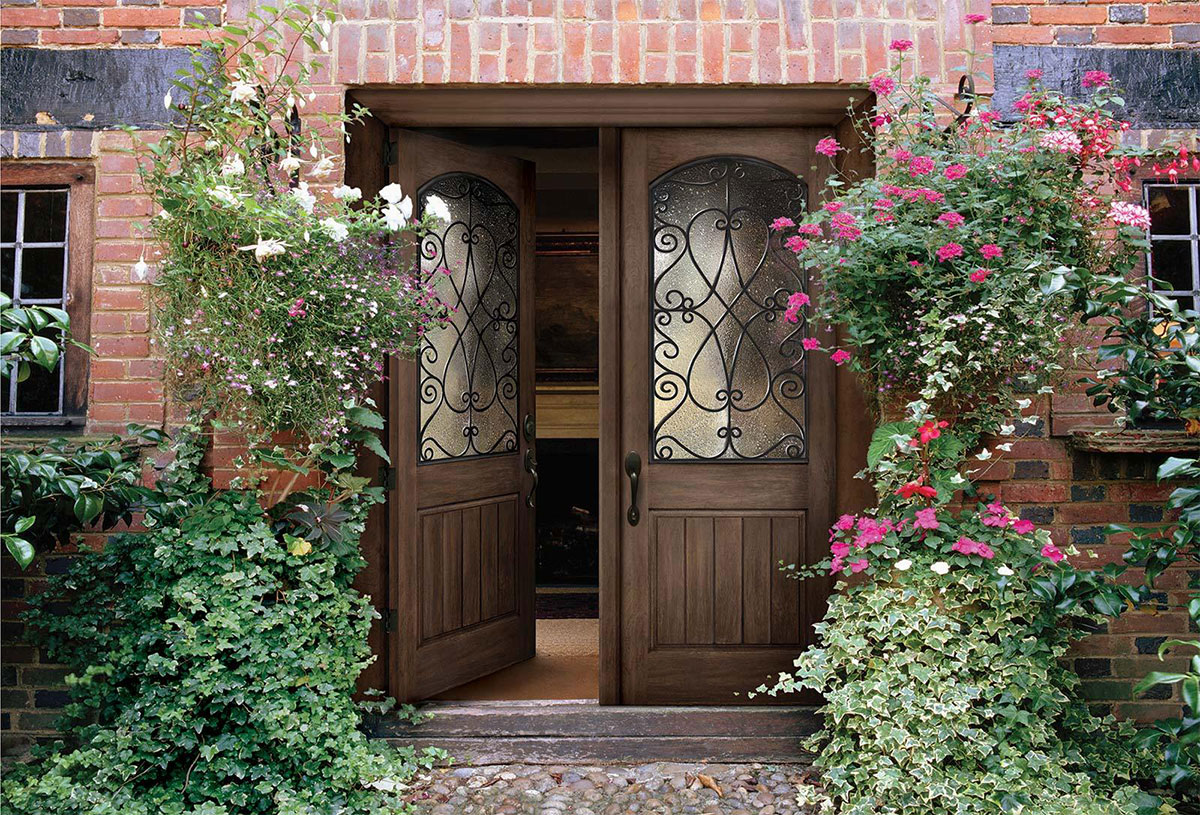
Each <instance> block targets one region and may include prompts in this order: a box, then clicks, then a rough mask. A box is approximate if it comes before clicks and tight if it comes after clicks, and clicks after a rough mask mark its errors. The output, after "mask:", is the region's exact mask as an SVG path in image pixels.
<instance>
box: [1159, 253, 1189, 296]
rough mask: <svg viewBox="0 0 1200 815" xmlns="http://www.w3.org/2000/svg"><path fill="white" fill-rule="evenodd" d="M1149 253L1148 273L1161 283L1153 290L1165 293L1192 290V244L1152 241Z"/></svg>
mask: <svg viewBox="0 0 1200 815" xmlns="http://www.w3.org/2000/svg"><path fill="white" fill-rule="evenodd" d="M1151 247H1152V248H1151V251H1150V273H1151V275H1153V276H1154V277H1155V278H1156V279H1158V280H1160V281H1163V282H1161V283H1159V284H1158V285H1157V286H1156V287H1155V288H1157V289H1161V290H1165V291H1191V290H1192V242H1191V241H1154V242H1153V243H1152V244H1151Z"/></svg>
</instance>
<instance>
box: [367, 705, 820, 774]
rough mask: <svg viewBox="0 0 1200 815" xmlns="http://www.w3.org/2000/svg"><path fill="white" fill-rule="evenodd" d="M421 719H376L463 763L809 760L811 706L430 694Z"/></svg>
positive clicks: (401, 740) (397, 737)
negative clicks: (444, 698)
mask: <svg viewBox="0 0 1200 815" xmlns="http://www.w3.org/2000/svg"><path fill="white" fill-rule="evenodd" d="M420 710H421V712H422V714H427V715H428V718H426V719H425V720H424V721H422V722H419V723H417V724H413V723H411V722H408V721H404V720H401V719H399V718H397V717H395V716H383V717H375V718H373V719H370V720H369V721H368V723H367V728H368V732H370V733H371V735H372V736H374V737H376V738H382V739H385V740H387V741H389V742H392V743H395V744H412V745H416V746H418V747H440V748H442V749H444V750H446V751H447V752H449V753H450V754H451V755H452V756H453V757H454V761H455V763H457V764H466V765H483V764H511V763H539V764H545V763H553V764H615V763H630V762H651V761H679V762H753V761H761V762H789V763H808V761H809V760H810V758H811V756H810V755H809V754H808V753H807V752H806V751H805V750H804V749H803V747H802V746H801V742H802V741H803V740H804V738H805V737H806V736H808V735H811V734H812V733H813V732H815V731H816V730H817V729H818V728H819V727H820V718H819V716H818V714H817V712H816V708H812V707H624V706H612V707H609V706H601V705H599V704H596V702H594V701H591V700H578V701H532V702H530V701H520V702H489V703H480V702H430V703H427V704H425V705H422V706H421V708H420Z"/></svg>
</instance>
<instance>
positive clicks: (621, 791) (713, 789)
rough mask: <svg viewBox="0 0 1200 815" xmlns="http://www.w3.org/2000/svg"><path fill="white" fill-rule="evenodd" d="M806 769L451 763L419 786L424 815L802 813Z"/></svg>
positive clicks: (416, 792) (415, 792) (416, 795)
mask: <svg viewBox="0 0 1200 815" xmlns="http://www.w3.org/2000/svg"><path fill="white" fill-rule="evenodd" d="M804 770H805V768H804V767H802V766H799V765H779V766H770V765H762V764H668V763H657V764H642V765H636V766H613V765H608V766H597V767H586V766H559V767H556V766H531V765H524V764H516V765H507V766H487V767H450V768H447V769H444V770H437V771H435V772H433V773H432V774H430V775H429V776H427V777H425V778H424V779H422V780H421V781H420V782H419V783H417V784H415V785H414V786H413V788H412V794H411V796H410V797H409V800H411V801H412V802H413V803H414V804H416V805H417V813H419V815H467V813H473V814H474V815H623V814H624V813H631V812H637V813H654V815H662V814H663V813H669V815H690V814H691V813H695V815H709V813H714V814H716V813H720V815H797V813H807V812H808V811H809V810H807V809H805V808H803V807H800V806H798V805H797V804H796V786H797V784H798V783H799V781H800V779H801V777H802V775H803V773H804Z"/></svg>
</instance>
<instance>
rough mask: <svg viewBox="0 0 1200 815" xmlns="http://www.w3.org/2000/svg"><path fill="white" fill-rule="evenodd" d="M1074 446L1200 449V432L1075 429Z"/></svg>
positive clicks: (1107, 449) (1095, 450)
mask: <svg viewBox="0 0 1200 815" xmlns="http://www.w3.org/2000/svg"><path fill="white" fill-rule="evenodd" d="M1071 447H1072V448H1073V449H1075V450H1080V451H1083V452H1088V453H1200V436H1189V435H1188V434H1187V433H1186V432H1184V431H1182V430H1141V429H1137V428H1128V429H1112V430H1076V431H1074V432H1072V433H1071Z"/></svg>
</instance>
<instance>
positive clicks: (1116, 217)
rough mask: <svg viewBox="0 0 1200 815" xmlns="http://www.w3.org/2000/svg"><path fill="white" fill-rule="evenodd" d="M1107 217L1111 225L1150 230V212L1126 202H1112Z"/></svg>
mask: <svg viewBox="0 0 1200 815" xmlns="http://www.w3.org/2000/svg"><path fill="white" fill-rule="evenodd" d="M1108 217H1109V218H1111V219H1112V222H1113V223H1116V224H1122V225H1123V226H1136V227H1137V228H1138V229H1143V230H1146V229H1149V228H1150V211H1149V210H1147V209H1146V208H1145V207H1142V206H1138V205H1137V204H1131V203H1129V202H1128V201H1114V202H1113V205H1112V208H1111V209H1109V211H1108Z"/></svg>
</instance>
